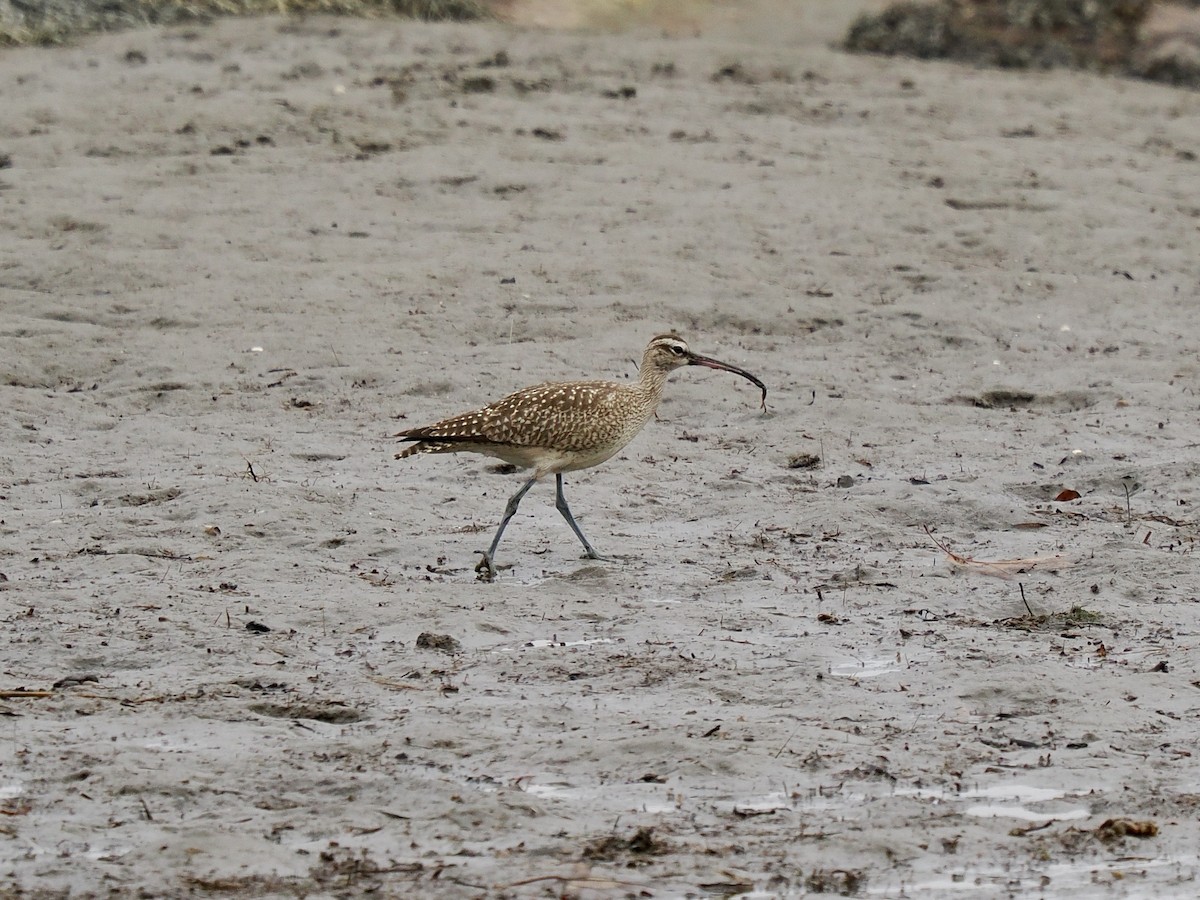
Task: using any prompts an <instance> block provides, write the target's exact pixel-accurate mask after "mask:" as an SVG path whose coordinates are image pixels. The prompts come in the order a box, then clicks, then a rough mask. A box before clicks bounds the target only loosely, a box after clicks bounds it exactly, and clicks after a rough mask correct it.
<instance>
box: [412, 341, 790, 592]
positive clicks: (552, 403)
mask: <svg viewBox="0 0 1200 900" xmlns="http://www.w3.org/2000/svg"><path fill="white" fill-rule="evenodd" d="M687 365H699V366H707V367H709V368H714V369H724V370H725V371H729V372H733V373H735V374H737V375H741V376H743V377H744V378H748V379H749V380H750V381H752V382H754V383H755V384H756V385H758V386H759V388H761V389H762V395H763V405H764V408H765V405H766V396H767V389H766V387H764V386H763V383H762V382H761V381H759V380H758V379H757V378H755V377H754V376H753V375H751V374H750V373H749V372H747V371H745V370H744V369H739V368H738V367H737V366H731V365H729V364H728V363H723V362H720V361H718V360H715V359H711V358H709V357H705V356H700V355H698V354H696V353H693V352H692V351H691V350H690V349H688V346H687V344H686V343H685V342H684V341H683V339H682V338H680V337H679V336H678V335H676V334H660V335H657V336H656V337H654V338H652V339H651V341H650V343H649V344H648V345H647V346H646V350H645V353H643V354H642V365H641V369H640V370H639V377H638V380H637V381H636V382H634V383H633V384H621V383H620V382H616V381H565V382H550V383H546V384H537V385H534V386H532V387H527V388H524V389H523V390H520V391H517V392H516V393H513V394H509V395H508V396H507V397H504V398H503V399H501V400H497V401H496V402H495V403H490V404H488V405H487V406H484V407H481V408H480V409H476V410H472V411H471V412H466V413H462V414H460V415H457V416H451V417H450V418H448V419H443V420H442V421H440V422H435V423H433V424H432V425H425V426H423V427H421V428H410V429H408V430H407V431H401V432H399V433H398V434H397V435H396V437H398V438H400V439H401V440H404V441H412V442H413V444H412V446H411V447H407V448H406V449H404V450H402V451H401V452H399V453H397V454H396V458H397V459H406V458H407V457H410V456H415V455H417V454H420V453H463V452H471V453H482V454H485V455H487V456H494V457H496V458H498V459H502V460H504V461H505V462H507V463H511V464H512V465H515V466H519V467H521V468H527V469H533V476H532V477H531V478H530V479H529V480H528V481H527V482H526V483H525V485H524V486H523V487H522V488H521V490H520V491H518V492H517V493H516V494H515V495H514V496H513V497H512V498H511V499H510V500H509V504H508V508H507V510H506V514H505V517H504V519H503V521H501V523H500V528H499V530H498V531H497V532H496V537H495V539H494V540H493V541H492V546H491V549H490V550H489V551H487V552H485V553H484V561H483V562H482V563H480V567H482V568H485V569H486V572H487V573H488V575H489V578H490V576H492V575H494V574H495V570H494V569H493V568H492V554H494V553H495V550H496V547H497V545H498V544H499V542H500V536H501V534H503V533H504V528H505V526H506V525H507V524H508V520H509V519H510V518H512V515H513V513H514V512H516V508H517V504H518V503H520V500H521V498H522V497H523V496H524V495H525V492H526V491H528V490H529V488H530V487H532V485H533V483H534V482H535V481H537V480H538V479H540V478H542V477H544V476H546V475H549V474H554V475H556V476H557V481H558V504H557V505H558V509H559V511H560V512H562V514H563V517H564V518H565V519H566V520H567V522H568V524H569V525H570V526H571V528H572V530H574V532H575V534H576V535H577V536H578V537H579V540H580V541H581V542H582V543H583V546H584V549H585V550H586V551H587V555H588V556H590V557H593V558H598V557H597V555H596V552H595V550H594V549H592V546H591V544H589V543H588V541H587V538H585V537H584V536H583V532H582V531H580V530H579V526H578V525H577V524H576V523H575V520H574V518H572V516H571V513H570V510H569V508H568V507H567V503H566V499H565V498H564V497H563V494H562V473H563V472H573V471H577V470H579V469H586V468H590V467H591V466H595V465H599V464H600V463H602V462H604V461H605V460H606V459H608V458H609V457H611V456H613V455H614V454H615V453H617V452H618V451H620V450H621V449H622V448H623V447H624V446H625V445H626V444H628V443H629V442H630V441H631V440H633V438H634V437H635V436H636V435H637V433H638V432H639V431H641V430H642V426H644V425H645V424H646V422H648V421H649V420H650V417H651V416H653V415H654V411H655V410H656V409H657V408H658V403H659V401H660V400H661V399H662V392H663V385H664V384H665V382H666V379H667V376H668V375H669V374H670V373H671V372H672V371H674V370H675V369H678V368H680V367H681V366H687Z"/></svg>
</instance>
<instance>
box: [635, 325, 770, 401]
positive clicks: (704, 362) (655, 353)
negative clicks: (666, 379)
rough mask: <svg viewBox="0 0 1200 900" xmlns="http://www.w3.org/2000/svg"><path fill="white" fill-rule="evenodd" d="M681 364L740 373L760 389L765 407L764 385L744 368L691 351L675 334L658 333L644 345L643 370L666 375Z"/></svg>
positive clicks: (765, 394) (765, 393)
mask: <svg viewBox="0 0 1200 900" xmlns="http://www.w3.org/2000/svg"><path fill="white" fill-rule="evenodd" d="M682 366H705V367H706V368H709V369H720V370H722V371H724V372H732V373H733V374H734V375H741V376H742V377H743V378H746V379H748V380H750V381H752V382H754V384H756V385H758V387H759V389H761V390H762V402H763V408H764V409H765V408H766V402H767V388H766V385H764V384H763V383H762V382H761V381H759V380H758V378H756V377H755V376H753V375H751V374H750V373H749V372H747V371H746V370H745V369H739V368H738V367H737V366H734V365H730V364H729V363H725V362H721V361H720V360H719V359H713V358H712V357H710V356H701V355H700V354H699V353H693V352H692V349H691V348H690V347H688V345H687V341H685V340H684V339H683V338H681V337H680V336H679V335H677V334H660V335H656V336H655V337H653V338H651V339H650V343H649V344H647V345H646V352H645V353H644V354H643V355H642V371H643V372H660V373H662V375H666V374H667V373H669V372H672V371H674V370H675V369H678V368H680V367H682Z"/></svg>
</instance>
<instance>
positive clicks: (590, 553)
mask: <svg viewBox="0 0 1200 900" xmlns="http://www.w3.org/2000/svg"><path fill="white" fill-rule="evenodd" d="M579 558H580V559H594V560H596V561H597V562H612V560H610V559H609V558H608V557H607V556H601V555H600V554H599V553H597V552H596V551H595V549H594V548H592V547H588V548H587V550H585V551H584V553H583V556H581V557H579Z"/></svg>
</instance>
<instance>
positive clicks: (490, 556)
mask: <svg viewBox="0 0 1200 900" xmlns="http://www.w3.org/2000/svg"><path fill="white" fill-rule="evenodd" d="M536 481H537V479H536V478H530V479H529V480H528V481H527V482H525V483H524V484H523V485H521V489H520V490H519V491H517V492H516V493H515V494H513V495H512V496H511V497H509V498H508V505H507V506H505V507H504V518H503V519H501V520H500V527H499V528H497V529H496V536H495V537H494V538H492V546H490V547H488V548H487V550H485V551H484V553H483V559H481V560H480V561H479V565H477V566H476V567H475V571H476V572H478V573H479V577H480V578H481V579H482V580H484V581H492V580H493V579H494V578H495V577H496V567H495V566H494V565H492V560H494V559H495V558H496V548H497V547H499V546H500V537H501V536H502V535H503V534H504V529H505V528H507V527H508V520H509V519H511V518H512V517H513V516H514V515H515V514H516V512H517V507H518V506H520V505H521V498H522V497H524V496H525V495H526V494H527V493H529V489H530V488H531V487H533V485H534V483H535V482H536ZM580 537H582V535H580ZM584 543H585V544H586V543H587V541H584Z"/></svg>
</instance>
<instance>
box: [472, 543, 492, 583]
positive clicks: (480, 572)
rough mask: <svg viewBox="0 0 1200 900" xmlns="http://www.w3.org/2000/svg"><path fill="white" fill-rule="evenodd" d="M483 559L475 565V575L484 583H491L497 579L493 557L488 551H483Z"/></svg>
mask: <svg viewBox="0 0 1200 900" xmlns="http://www.w3.org/2000/svg"><path fill="white" fill-rule="evenodd" d="M480 555H481V557H482V558H481V559H480V560H479V563H478V564H477V565H476V566H475V577H476V579H477V580H479V581H482V582H483V583H484V584H491V583H492V582H493V581H495V580H496V567H495V566H494V565H493V564H492V557H491V555H490V554H488V553H487V552H486V551H483V552H481V554H480Z"/></svg>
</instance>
